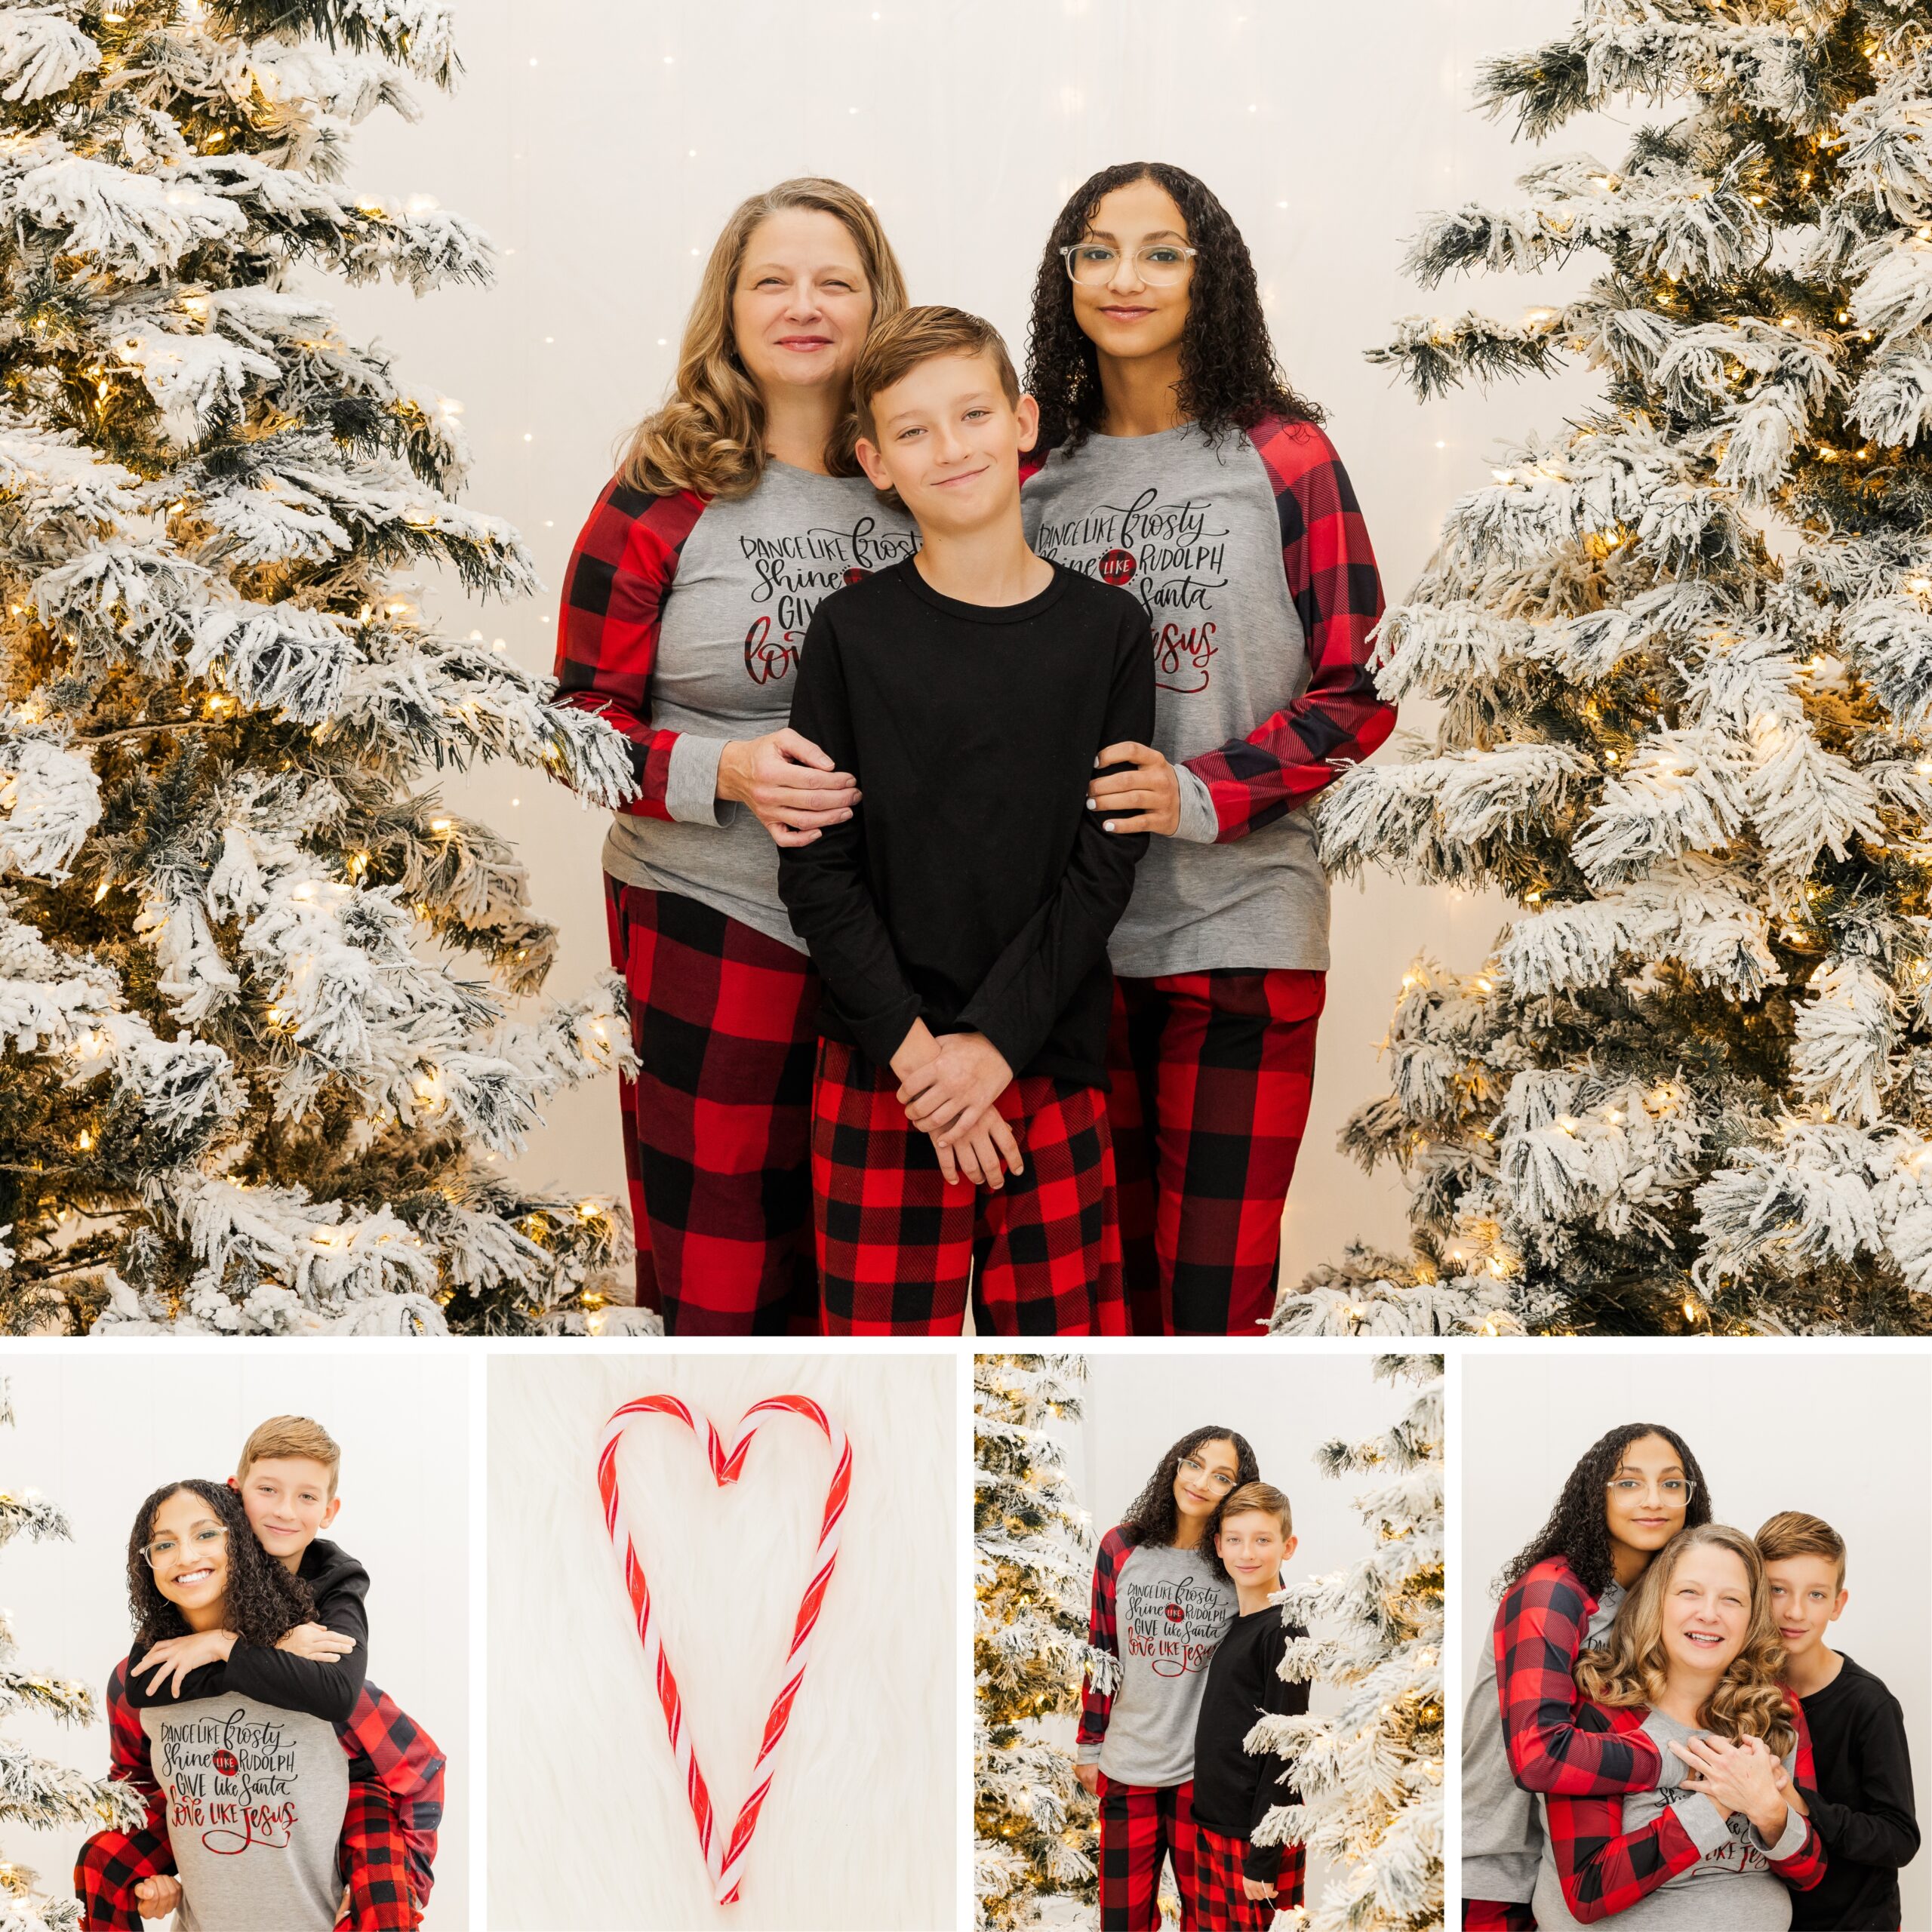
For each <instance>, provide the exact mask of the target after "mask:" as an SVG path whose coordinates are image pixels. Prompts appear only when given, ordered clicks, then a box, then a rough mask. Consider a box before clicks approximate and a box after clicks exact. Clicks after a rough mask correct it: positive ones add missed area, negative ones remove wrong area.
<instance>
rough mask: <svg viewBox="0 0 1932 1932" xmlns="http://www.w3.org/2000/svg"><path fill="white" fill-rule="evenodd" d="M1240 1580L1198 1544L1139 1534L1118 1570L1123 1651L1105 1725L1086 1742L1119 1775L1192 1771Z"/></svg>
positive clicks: (1109, 1773) (1139, 1780) (1085, 1748)
mask: <svg viewBox="0 0 1932 1932" xmlns="http://www.w3.org/2000/svg"><path fill="white" fill-rule="evenodd" d="M1236 1604H1237V1598H1236V1597H1235V1586H1233V1584H1232V1583H1229V1581H1228V1580H1227V1578H1226V1577H1224V1576H1223V1575H1222V1574H1221V1572H1220V1570H1219V1568H1217V1567H1216V1565H1215V1564H1214V1561H1213V1560H1212V1559H1211V1558H1209V1557H1207V1556H1206V1555H1204V1554H1203V1553H1202V1552H1201V1551H1200V1550H1198V1549H1176V1548H1174V1546H1173V1545H1171V1544H1170V1543H1137V1544H1136V1545H1135V1546H1134V1548H1133V1549H1131V1550H1129V1551H1128V1553H1127V1555H1126V1556H1125V1557H1124V1558H1122V1559H1121V1565H1120V1568H1119V1570H1118V1571H1117V1572H1116V1573H1115V1577H1114V1634H1115V1642H1116V1644H1117V1645H1118V1649H1119V1652H1120V1681H1119V1682H1118V1684H1116V1685H1115V1689H1114V1694H1113V1703H1112V1709H1110V1710H1109V1712H1108V1713H1107V1728H1106V1734H1105V1735H1104V1736H1103V1737H1102V1738H1101V1740H1100V1743H1099V1745H1098V1746H1097V1747H1096V1746H1090V1745H1082V1746H1081V1747H1080V1752H1079V1755H1080V1760H1081V1763H1083V1764H1092V1763H1095V1762H1097V1763H1098V1764H1099V1765H1100V1769H1101V1770H1102V1772H1103V1774H1105V1775H1106V1777H1109V1778H1111V1779H1112V1780H1113V1781H1114V1783H1116V1784H1132V1785H1143V1786H1150V1785H1151V1786H1158V1785H1171V1784H1185V1783H1186V1782H1187V1780H1189V1778H1191V1777H1193V1775H1194V1733H1195V1724H1196V1721H1197V1720H1198V1718H1199V1717H1200V1715H1201V1692H1202V1691H1203V1690H1204V1689H1205V1688H1206V1687H1207V1666H1208V1665H1209V1664H1210V1663H1211V1662H1212V1661H1213V1660H1214V1647H1215V1646H1216V1645H1217V1644H1219V1643H1220V1641H1221V1639H1222V1638H1223V1636H1224V1635H1226V1632H1227V1628H1228V1626H1229V1624H1230V1623H1232V1622H1233V1621H1234V1620H1235V1607H1236Z"/></svg>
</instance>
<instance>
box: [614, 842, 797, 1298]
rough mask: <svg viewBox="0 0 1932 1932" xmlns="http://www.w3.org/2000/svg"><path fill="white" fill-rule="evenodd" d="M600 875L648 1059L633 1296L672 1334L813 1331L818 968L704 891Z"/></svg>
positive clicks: (625, 1094)
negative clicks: (686, 892) (718, 907)
mask: <svg viewBox="0 0 1932 1932" xmlns="http://www.w3.org/2000/svg"><path fill="white" fill-rule="evenodd" d="M605 888H606V894H605V902H606V909H607V911H608V914H609V918H610V927H611V958H612V959H613V960H614V961H615V963H616V964H617V968H618V969H619V970H620V971H621V972H622V973H623V976H624V986H625V989H626V992H628V994H629V1000H630V1009H631V1039H632V1044H633V1045H634V1046H635V1048H636V1049H637V1055H638V1060H640V1061H641V1063H642V1064H641V1066H640V1068H639V1069H638V1076H637V1078H636V1079H635V1080H634V1081H632V1080H626V1081H623V1083H622V1093H621V1100H622V1102H623V1120H624V1164H625V1168H626V1172H627V1174H628V1176H629V1182H630V1195H631V1214H632V1220H634V1222H635V1224H636V1229H637V1275H638V1297H637V1298H638V1302H639V1303H641V1305H643V1306H647V1307H651V1308H656V1309H662V1311H663V1315H664V1327H665V1330H666V1333H667V1334H673V1335H677V1334H683V1335H774V1334H777V1335H782V1334H794V1335H808V1334H817V1332H818V1282H817V1275H816V1272H815V1271H814V1265H813V1258H812V1199H811V1168H810V1165H809V1154H810V1146H811V1094H812V1048H813V1042H814V1040H815V1039H816V1038H817V1030H818V1002H819V980H818V975H817V974H816V973H814V971H812V968H811V961H809V960H808V959H807V958H806V957H805V955H804V954H803V953H802V952H795V951H794V950H793V949H792V948H791V947H790V946H783V945H781V944H780V943H779V942H778V941H777V940H775V939H771V938H769V937H767V936H766V935H765V934H763V933H761V932H758V931H755V929H754V928H752V927H750V926H747V925H746V924H743V923H742V922H741V921H739V920H737V919H732V918H727V917H726V916H725V915H724V914H723V913H722V912H715V911H713V910H712V908H711V907H709V906H702V905H700V904H699V903H698V902H697V900H694V899H687V898H685V897H682V895H681V894H677V893H672V892H654V891H651V890H650V889H649V888H647V887H644V886H638V885H626V884H624V883H623V881H620V880H618V879H614V878H608V877H607V878H606V879H605Z"/></svg>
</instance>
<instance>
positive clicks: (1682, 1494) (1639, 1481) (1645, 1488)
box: [1609, 1476, 1697, 1504]
mask: <svg viewBox="0 0 1932 1932" xmlns="http://www.w3.org/2000/svg"><path fill="white" fill-rule="evenodd" d="M1657 1487H1658V1489H1659V1490H1660V1491H1662V1492H1663V1500H1665V1501H1666V1503H1674V1504H1682V1503H1688V1502H1689V1501H1690V1498H1691V1496H1692V1494H1693V1493H1694V1491H1696V1489H1697V1484H1695V1483H1694V1482H1692V1481H1690V1478H1688V1477H1686V1476H1666V1477H1665V1478H1664V1479H1663V1481H1662V1482H1660V1483H1659V1484H1657ZM1609 1489H1610V1493H1611V1495H1613V1496H1615V1497H1620V1498H1621V1499H1622V1500H1623V1501H1624V1502H1626V1503H1634V1502H1635V1501H1636V1500H1637V1499H1638V1497H1640V1496H1647V1495H1648V1494H1650V1492H1651V1485H1650V1484H1648V1483H1647V1482H1646V1481H1644V1479H1643V1478H1641V1476H1618V1477H1616V1478H1614V1479H1613V1480H1612V1481H1611V1483H1610V1484H1609Z"/></svg>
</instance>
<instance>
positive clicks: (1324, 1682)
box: [973, 1350, 1445, 1932]
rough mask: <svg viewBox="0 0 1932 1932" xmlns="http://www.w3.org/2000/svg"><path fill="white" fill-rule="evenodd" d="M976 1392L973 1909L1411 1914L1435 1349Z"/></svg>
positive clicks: (1425, 1712)
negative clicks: (1432, 1353)
mask: <svg viewBox="0 0 1932 1932" xmlns="http://www.w3.org/2000/svg"><path fill="white" fill-rule="evenodd" d="M1443 1403H1444V1379H1443V1371H1442V1362H1441V1358H1440V1357H1438V1356H1433V1355H1420V1354H1417V1355H1386V1356H1381V1357H1376V1356H1372V1355H1367V1354H1365V1353H1350V1354H1348V1355H1334V1354H1324V1355H1310V1354H1294V1353H1288V1352H1277V1351H1273V1350H1270V1351H1269V1352H1266V1354H1263V1353H1260V1352H1242V1353H1240V1354H1238V1355H1237V1354H1226V1353H1222V1352H1188V1353H1185V1354H1177V1355H1174V1356H1171V1357H1170V1358H1167V1359H1165V1360H1163V1361H1155V1360H1154V1359H1152V1358H1149V1357H1146V1356H1144V1355H1128V1354H1124V1353H1113V1352H1109V1353H1101V1352H1093V1353H1091V1354H1084V1355H1072V1354H1055V1355H1035V1354H1011V1355H1009V1354H990V1353H989V1354H982V1355H980V1356H979V1357H978V1358H977V1361H976V1362H975V1364H974V1597H975V1601H974V1647H973V1668H974V1699H975V1714H974V1747H973V1777H974V1788H973V1804H974V1891H975V1910H976V1921H975V1922H976V1923H977V1924H978V1925H979V1926H980V1927H982V1928H988V1927H1031V1926H1036V1925H1037V1926H1053V1927H1101V1928H1106V1929H1107V1932H1156V1928H1157V1927H1159V1926H1161V1925H1162V1924H1172V1923H1174V1922H1178V1923H1179V1924H1180V1925H1182V1926H1183V1927H1194V1926H1197V1925H1198V1926H1200V1927H1257V1928H1266V1927H1271V1926H1277V1927H1281V1928H1283V1932H1287V1928H1290V1927H1315V1928H1317V1929H1318V1932H1322V1929H1324V1928H1330V1927H1333V1928H1341V1927H1347V1926H1352V1925H1364V1926H1371V1927H1389V1928H1401V1932H1421V1928H1424V1927H1431V1926H1436V1925H1439V1924H1440V1923H1441V1915H1442V1896H1443V1894H1442V1879H1443V1863H1442V1859H1443V1846H1442V1827H1443V1818H1444V1799H1445V1787H1444V1761H1443V1749H1444V1704H1443V1677H1442V1638H1443V1617H1444V1596H1445V1593H1444V1580H1445V1571H1444V1542H1443V1501H1444V1469H1445V1464H1444V1407H1443Z"/></svg>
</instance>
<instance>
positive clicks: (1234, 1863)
mask: <svg viewBox="0 0 1932 1932" xmlns="http://www.w3.org/2000/svg"><path fill="white" fill-rule="evenodd" d="M1246 1854H1247V1841H1246V1840H1245V1839H1244V1838H1229V1837H1227V1836H1226V1835H1224V1834H1223V1833H1222V1832H1212V1831H1210V1830H1209V1829H1207V1826H1205V1825H1196V1826H1195V1828H1194V1872H1195V1887H1196V1890H1197V1892H1198V1897H1199V1899H1200V1909H1201V1932H1268V1927H1269V1926H1271V1925H1272V1924H1274V1922H1275V1913H1277V1912H1291V1911H1293V1910H1294V1908H1295V1907H1296V1906H1298V1905H1300V1903H1301V1895H1302V1887H1303V1883H1304V1881H1305V1879H1306V1872H1307V1857H1306V1853H1305V1852H1304V1851H1303V1849H1302V1847H1300V1845H1298V1844H1290V1845H1284V1846H1283V1847H1281V1872H1280V1873H1279V1875H1278V1876H1277V1878H1275V1896H1274V1897H1272V1899H1251V1898H1250V1897H1248V1896H1247V1893H1246V1892H1245V1891H1244V1890H1242V1889H1241V1861H1242V1859H1243V1858H1244V1856H1245V1855H1246Z"/></svg>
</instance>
